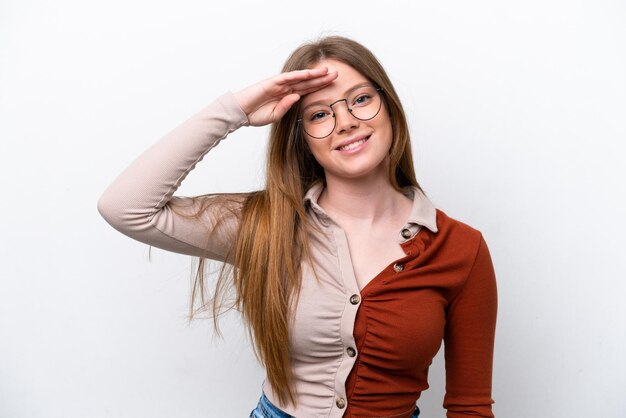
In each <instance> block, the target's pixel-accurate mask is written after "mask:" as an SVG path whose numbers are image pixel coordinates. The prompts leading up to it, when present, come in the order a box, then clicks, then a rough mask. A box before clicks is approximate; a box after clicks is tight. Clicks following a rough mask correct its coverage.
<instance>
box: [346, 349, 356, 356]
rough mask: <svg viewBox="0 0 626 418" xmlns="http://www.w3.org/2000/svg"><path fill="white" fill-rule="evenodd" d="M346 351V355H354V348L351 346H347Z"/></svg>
mask: <svg viewBox="0 0 626 418" xmlns="http://www.w3.org/2000/svg"><path fill="white" fill-rule="evenodd" d="M346 351H347V352H348V356H350V357H354V356H356V350H355V349H354V348H352V347H348V348H347V349H346Z"/></svg>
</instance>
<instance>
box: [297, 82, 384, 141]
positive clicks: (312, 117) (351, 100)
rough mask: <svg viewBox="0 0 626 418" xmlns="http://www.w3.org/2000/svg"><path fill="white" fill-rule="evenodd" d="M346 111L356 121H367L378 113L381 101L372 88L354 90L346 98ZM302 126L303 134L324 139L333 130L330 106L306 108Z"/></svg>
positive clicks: (333, 121) (332, 113)
mask: <svg viewBox="0 0 626 418" xmlns="http://www.w3.org/2000/svg"><path fill="white" fill-rule="evenodd" d="M346 101H347V104H348V109H349V110H350V112H351V113H352V116H354V117H355V118H357V119H360V120H369V119H372V118H374V117H375V116H376V115H377V114H378V112H379V111H380V108H381V105H382V100H381V97H380V94H379V92H378V91H377V90H376V89H375V88H374V87H372V86H363V87H359V88H358V89H356V90H354V91H353V92H352V93H350V95H349V96H348V97H347V98H346ZM302 125H303V128H304V130H305V132H306V133H307V134H308V135H310V136H312V137H314V138H324V137H327V136H328V135H330V134H331V133H332V132H333V129H335V117H334V112H333V109H332V108H331V107H330V106H326V105H321V104H316V105H311V106H307V107H306V108H305V109H304V110H303V112H302Z"/></svg>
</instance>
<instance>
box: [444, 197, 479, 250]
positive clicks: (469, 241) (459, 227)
mask: <svg viewBox="0 0 626 418" xmlns="http://www.w3.org/2000/svg"><path fill="white" fill-rule="evenodd" d="M437 228H438V230H439V231H438V232H437V236H438V237H437V238H438V239H439V240H440V242H441V243H442V245H443V248H446V249H447V250H448V251H450V253H454V254H457V255H460V256H464V257H465V258H468V259H473V258H474V257H475V256H476V254H477V252H478V250H479V249H480V247H481V246H482V245H484V244H483V243H484V238H483V235H482V233H481V232H480V231H479V230H478V229H476V228H474V227H472V226H470V225H468V224H467V223H465V222H462V221H460V220H458V219H455V218H453V217H451V216H449V215H448V214H447V213H446V212H444V211H443V210H441V209H437Z"/></svg>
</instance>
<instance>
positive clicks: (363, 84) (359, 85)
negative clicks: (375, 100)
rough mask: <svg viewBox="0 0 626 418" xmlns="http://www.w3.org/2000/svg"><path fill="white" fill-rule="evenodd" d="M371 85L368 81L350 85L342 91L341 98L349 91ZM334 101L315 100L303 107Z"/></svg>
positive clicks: (327, 103) (326, 104)
mask: <svg viewBox="0 0 626 418" xmlns="http://www.w3.org/2000/svg"><path fill="white" fill-rule="evenodd" d="M371 85H372V83H370V82H369V81H364V82H362V83H359V84H356V85H354V86H352V87H350V88H349V89H348V90H346V91H344V92H343V97H342V98H341V99H344V98H346V97H347V96H348V95H349V94H350V93H352V92H353V91H354V90H356V89H358V88H361V87H366V86H371ZM341 99H339V100H341ZM334 101H335V100H333V101H330V99H328V100H327V99H321V100H316V101H314V102H311V103H309V104H307V105H306V106H304V107H309V106H313V105H325V106H328V105H329V104H331V103H332V102H334Z"/></svg>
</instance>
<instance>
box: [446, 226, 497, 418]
mask: <svg viewBox="0 0 626 418" xmlns="http://www.w3.org/2000/svg"><path fill="white" fill-rule="evenodd" d="M496 310H497V293H496V279H495V273H494V271H493V265H492V262H491V257H490V255H489V250H488V248H487V244H486V243H485V241H484V239H483V238H482V237H481V239H480V244H479V248H478V252H477V254H476V257H475V259H474V264H473V266H472V268H471V271H470V273H469V276H468V277H467V280H466V282H465V284H464V286H463V288H462V289H461V290H460V291H459V293H458V294H457V295H456V296H455V298H454V299H453V300H452V302H451V304H450V306H449V308H448V313H447V317H446V332H445V337H444V343H445V359H446V396H445V398H444V404H443V406H444V408H446V409H447V416H448V418H465V417H469V416H472V417H485V418H492V417H493V413H492V411H491V404H492V403H493V400H492V398H491V374H492V364H493V344H494V337H495V328H496Z"/></svg>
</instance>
